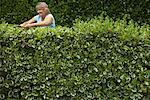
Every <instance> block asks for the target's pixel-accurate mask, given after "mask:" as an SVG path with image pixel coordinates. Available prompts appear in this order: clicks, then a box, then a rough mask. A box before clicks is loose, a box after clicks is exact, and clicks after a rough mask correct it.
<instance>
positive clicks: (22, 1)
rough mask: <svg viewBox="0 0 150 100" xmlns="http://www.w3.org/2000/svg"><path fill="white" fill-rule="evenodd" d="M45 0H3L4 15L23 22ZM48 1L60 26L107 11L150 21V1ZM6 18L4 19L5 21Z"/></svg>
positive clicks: (1, 16) (10, 19)
mask: <svg viewBox="0 0 150 100" xmlns="http://www.w3.org/2000/svg"><path fill="white" fill-rule="evenodd" d="M39 1H41V0H8V1H7V2H6V1H5V0H1V2H0V5H1V6H0V12H1V14H0V18H1V19H4V20H5V21H7V22H9V23H13V24H16V23H21V22H23V21H25V20H27V19H30V18H31V17H33V16H34V15H35V14H36V11H35V5H36V4H37V2H39ZM42 1H45V2H47V4H48V5H49V8H50V10H51V12H52V14H53V15H54V16H55V19H56V23H57V25H62V26H64V25H67V26H72V24H73V22H74V20H75V19H77V18H80V19H82V20H87V19H88V18H93V17H94V16H99V15H100V14H101V13H102V11H105V12H106V14H107V15H109V16H110V17H111V18H113V19H117V18H121V19H122V18H123V16H124V15H126V16H128V19H129V20H130V19H133V20H134V21H136V22H137V23H139V24H140V25H141V24H144V23H147V24H150V6H149V5H150V2H149V0H42ZM1 21H2V20H1Z"/></svg>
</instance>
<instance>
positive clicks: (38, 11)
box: [37, 7, 46, 17]
mask: <svg viewBox="0 0 150 100" xmlns="http://www.w3.org/2000/svg"><path fill="white" fill-rule="evenodd" d="M37 13H38V14H39V16H40V17H44V16H45V14H46V13H45V8H42V7H41V8H38V9H37Z"/></svg>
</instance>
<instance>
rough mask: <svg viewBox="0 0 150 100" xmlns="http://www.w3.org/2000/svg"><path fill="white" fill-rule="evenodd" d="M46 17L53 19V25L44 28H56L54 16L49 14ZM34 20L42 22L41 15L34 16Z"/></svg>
mask: <svg viewBox="0 0 150 100" xmlns="http://www.w3.org/2000/svg"><path fill="white" fill-rule="evenodd" d="M46 16H51V18H52V23H51V24H50V25H49V26H43V27H50V28H55V19H54V17H53V15H52V14H48V15H46ZM34 20H35V21H36V22H37V23H38V22H41V21H42V18H41V17H40V16H39V15H36V16H34Z"/></svg>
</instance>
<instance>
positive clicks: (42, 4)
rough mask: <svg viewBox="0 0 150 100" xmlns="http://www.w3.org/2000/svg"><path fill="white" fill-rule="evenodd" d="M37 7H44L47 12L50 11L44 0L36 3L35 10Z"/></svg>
mask: <svg viewBox="0 0 150 100" xmlns="http://www.w3.org/2000/svg"><path fill="white" fill-rule="evenodd" d="M39 8H44V9H46V12H47V13H50V11H49V8H48V5H47V4H46V3H45V2H38V4H37V5H36V10H38V9H39Z"/></svg>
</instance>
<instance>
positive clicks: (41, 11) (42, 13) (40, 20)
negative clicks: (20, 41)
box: [20, 2, 55, 28]
mask: <svg viewBox="0 0 150 100" xmlns="http://www.w3.org/2000/svg"><path fill="white" fill-rule="evenodd" d="M36 10H37V13H38V15H36V16H34V17H33V18H32V19H30V20H29V21H26V22H24V23H23V24H20V26H21V27H23V28H30V27H34V26H43V27H51V28H54V27H55V19H54V17H53V15H52V14H50V11H49V9H48V5H47V4H46V3H45V2H39V3H38V4H37V6H36Z"/></svg>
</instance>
